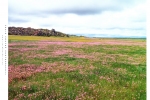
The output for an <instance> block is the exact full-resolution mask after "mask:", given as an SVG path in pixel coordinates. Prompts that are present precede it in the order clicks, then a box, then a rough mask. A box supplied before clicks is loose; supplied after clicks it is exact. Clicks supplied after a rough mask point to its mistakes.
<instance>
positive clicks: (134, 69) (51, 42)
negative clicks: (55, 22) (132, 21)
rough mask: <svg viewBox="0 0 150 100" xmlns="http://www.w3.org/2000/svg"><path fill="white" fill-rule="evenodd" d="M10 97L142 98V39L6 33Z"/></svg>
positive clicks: (23, 99)
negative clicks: (8, 34)
mask: <svg viewBox="0 0 150 100" xmlns="http://www.w3.org/2000/svg"><path fill="white" fill-rule="evenodd" d="M8 92H9V99H10V100H14V99H15V100H146V40H145V39H102V38H96V39H92V38H85V37H70V38H67V37H66V38H61V37H41V36H15V35H11V36H9V89H8Z"/></svg>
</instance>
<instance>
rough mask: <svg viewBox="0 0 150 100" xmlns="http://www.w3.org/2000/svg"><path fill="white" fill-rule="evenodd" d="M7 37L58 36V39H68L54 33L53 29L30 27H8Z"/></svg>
mask: <svg viewBox="0 0 150 100" xmlns="http://www.w3.org/2000/svg"><path fill="white" fill-rule="evenodd" d="M8 34H9V35H25V36H48V37H49V36H59V37H69V35H68V34H65V33H62V32H58V31H55V29H51V30H48V29H34V28H31V27H28V28H23V27H8Z"/></svg>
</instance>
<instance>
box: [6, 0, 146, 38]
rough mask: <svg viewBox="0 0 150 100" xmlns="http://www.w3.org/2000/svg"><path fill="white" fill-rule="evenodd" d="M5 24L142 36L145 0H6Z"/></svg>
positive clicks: (102, 34) (88, 33) (103, 34)
mask: <svg viewBox="0 0 150 100" xmlns="http://www.w3.org/2000/svg"><path fill="white" fill-rule="evenodd" d="M8 25H9V26H16V27H32V28H47V29H52V28H54V29H55V30H56V31H61V32H64V33H67V34H77V35H84V36H92V37H96V36H97V37H146V0H8Z"/></svg>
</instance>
